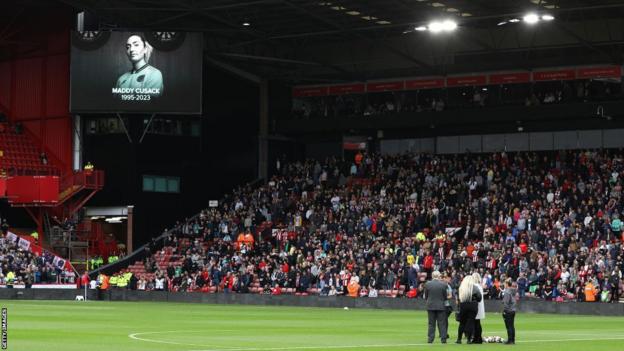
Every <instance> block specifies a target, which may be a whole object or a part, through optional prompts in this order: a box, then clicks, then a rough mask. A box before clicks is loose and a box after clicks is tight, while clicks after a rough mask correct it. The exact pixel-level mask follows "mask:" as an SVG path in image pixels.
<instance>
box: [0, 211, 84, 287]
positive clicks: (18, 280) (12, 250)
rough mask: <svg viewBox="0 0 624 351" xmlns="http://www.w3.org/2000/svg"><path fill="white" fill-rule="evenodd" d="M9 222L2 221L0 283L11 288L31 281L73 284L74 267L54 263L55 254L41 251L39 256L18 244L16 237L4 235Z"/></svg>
mask: <svg viewBox="0 0 624 351" xmlns="http://www.w3.org/2000/svg"><path fill="white" fill-rule="evenodd" d="M7 233H8V224H7V222H6V219H4V220H3V221H2V236H1V237H0V285H4V286H6V287H7V288H12V287H13V286H15V285H24V286H25V287H26V288H30V287H32V285H33V284H74V283H75V281H76V275H75V273H74V271H73V270H71V269H65V267H64V265H63V266H61V267H59V266H58V265H55V264H54V255H52V254H51V253H49V252H47V251H43V253H42V254H41V255H40V254H38V253H35V252H33V251H31V250H29V249H25V248H23V247H20V245H19V244H18V240H19V237H18V238H17V240H9V238H8V237H7ZM63 263H64V261H63Z"/></svg>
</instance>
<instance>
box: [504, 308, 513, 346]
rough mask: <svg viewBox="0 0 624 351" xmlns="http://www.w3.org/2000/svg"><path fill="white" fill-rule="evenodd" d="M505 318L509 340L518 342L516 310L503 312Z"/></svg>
mask: <svg viewBox="0 0 624 351" xmlns="http://www.w3.org/2000/svg"><path fill="white" fill-rule="evenodd" d="M503 319H504V320H505V328H506V329H507V340H508V341H510V342H516V327H515V326H514V320H515V319H516V312H503Z"/></svg>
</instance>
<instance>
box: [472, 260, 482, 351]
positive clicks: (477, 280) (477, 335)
mask: <svg viewBox="0 0 624 351" xmlns="http://www.w3.org/2000/svg"><path fill="white" fill-rule="evenodd" d="M472 279H473V282H474V285H475V286H476V287H477V289H479V292H480V293H481V300H480V301H479V302H478V303H479V304H478V308H477V315H476V317H475V331H474V338H473V340H472V342H473V343H475V344H483V329H482V328H481V320H482V319H485V299H484V298H483V284H482V280H481V274H479V273H477V272H475V273H473V274H472Z"/></svg>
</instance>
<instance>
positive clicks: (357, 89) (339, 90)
mask: <svg viewBox="0 0 624 351" xmlns="http://www.w3.org/2000/svg"><path fill="white" fill-rule="evenodd" d="M365 90H366V86H365V85H364V83H357V84H343V85H332V86H330V87H329V95H344V94H361V93H363V92H364V91H365Z"/></svg>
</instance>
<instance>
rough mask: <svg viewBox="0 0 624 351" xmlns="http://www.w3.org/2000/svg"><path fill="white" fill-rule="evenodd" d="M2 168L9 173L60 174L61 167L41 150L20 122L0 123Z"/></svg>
mask: <svg viewBox="0 0 624 351" xmlns="http://www.w3.org/2000/svg"><path fill="white" fill-rule="evenodd" d="M0 124H1V126H0V136H1V137H0V150H1V151H2V157H0V169H2V170H4V172H6V174H7V175H59V174H60V170H59V167H58V166H57V165H55V164H52V161H51V160H50V159H49V157H48V155H46V154H45V153H43V152H39V150H38V148H37V146H36V145H35V143H34V142H33V141H32V139H31V137H30V136H29V135H28V133H27V132H26V131H25V130H24V128H23V127H21V125H20V124H9V123H0Z"/></svg>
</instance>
